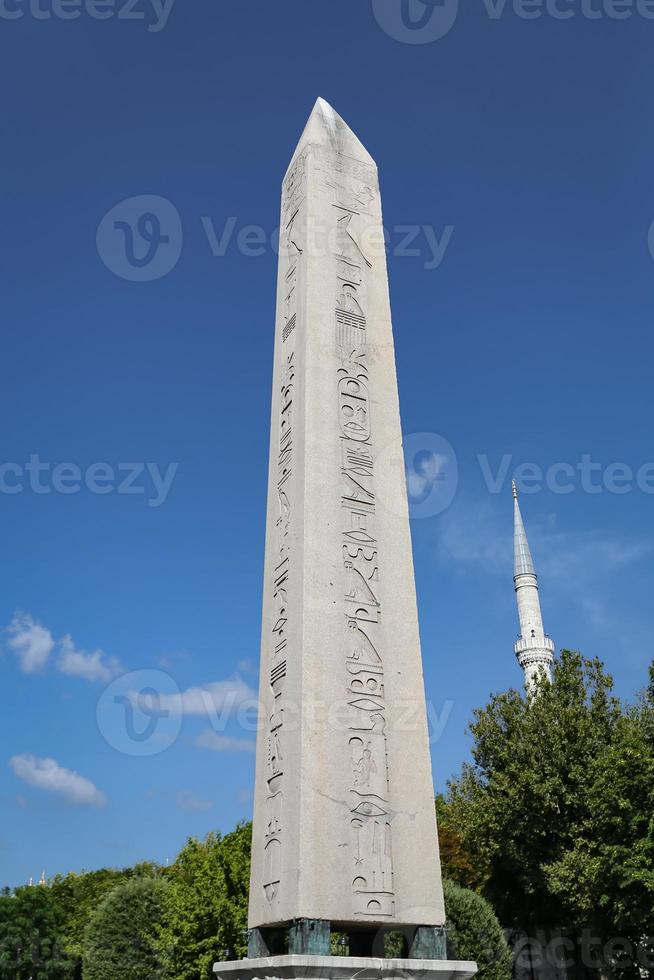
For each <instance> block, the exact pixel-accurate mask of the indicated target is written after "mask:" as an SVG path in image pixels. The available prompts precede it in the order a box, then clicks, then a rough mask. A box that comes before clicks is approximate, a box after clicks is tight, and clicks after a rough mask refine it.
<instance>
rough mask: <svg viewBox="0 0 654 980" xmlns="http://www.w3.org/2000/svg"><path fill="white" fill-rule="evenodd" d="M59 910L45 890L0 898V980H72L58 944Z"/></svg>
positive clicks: (68, 962)
mask: <svg viewBox="0 0 654 980" xmlns="http://www.w3.org/2000/svg"><path fill="white" fill-rule="evenodd" d="M63 921H64V915H63V909H62V907H61V905H60V904H59V902H58V901H57V899H56V898H55V896H54V895H53V894H52V892H51V891H50V889H49V888H18V889H16V891H15V892H14V893H13V894H11V893H7V891H5V892H4V893H3V895H2V896H0V980H73V978H74V977H75V966H76V964H75V961H74V959H73V958H71V957H69V956H67V955H66V953H65V952H64V950H63V944H62V926H63Z"/></svg>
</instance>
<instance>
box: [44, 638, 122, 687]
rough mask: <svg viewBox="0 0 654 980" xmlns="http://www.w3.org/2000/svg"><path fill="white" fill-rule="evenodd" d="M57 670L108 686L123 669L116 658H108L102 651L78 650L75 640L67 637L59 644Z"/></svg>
mask: <svg viewBox="0 0 654 980" xmlns="http://www.w3.org/2000/svg"><path fill="white" fill-rule="evenodd" d="M57 669H58V670H59V671H60V672H61V673H62V674H68V676H69V677H82V678H83V679H84V680H86V681H91V682H96V681H99V682H102V683H104V684H108V683H109V681H110V680H112V679H113V678H114V677H117V676H118V674H120V673H121V671H122V669H123V668H122V667H121V664H120V662H119V661H118V660H116V658H115V657H107V656H106V654H105V653H104V652H103V651H102V650H94V651H93V653H87V652H86V651H85V650H76V649H75V644H74V643H73V638H72V637H71V636H70V635H67V636H64V638H63V640H61V642H60V644H59V658H58V660H57Z"/></svg>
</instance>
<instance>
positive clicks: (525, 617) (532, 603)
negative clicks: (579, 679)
mask: <svg viewBox="0 0 654 980" xmlns="http://www.w3.org/2000/svg"><path fill="white" fill-rule="evenodd" d="M513 510H514V547H515V555H514V567H513V581H514V584H515V592H516V598H517V601H518V618H519V619H520V639H519V640H518V641H517V643H516V645H515V653H516V657H517V658H518V663H519V664H520V666H521V667H522V669H523V670H524V672H525V687H526V688H527V691H528V692H530V693H532V692H533V691H534V689H535V687H536V679H537V677H538V675H539V674H540V672H541V670H543V671H544V672H545V675H546V676H547V678H548V680H550V681H551V679H552V664H553V663H554V650H555V647H554V643H553V641H552V640H551V639H550V638H549V636H546V635H545V630H544V629H543V617H542V615H541V611H540V596H539V594H538V578H537V576H536V569H535V568H534V562H533V560H532V557H531V551H530V550H529V542H528V541H527V533H526V531H525V526H524V524H523V521H522V514H521V513H520V504H519V503H518V488H517V487H516V484H515V480H514V482H513Z"/></svg>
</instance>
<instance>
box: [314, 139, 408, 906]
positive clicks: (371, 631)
mask: <svg viewBox="0 0 654 980" xmlns="http://www.w3.org/2000/svg"><path fill="white" fill-rule="evenodd" d="M320 162H321V169H322V170H323V177H324V186H325V188H328V189H329V192H330V193H331V202H332V206H333V214H334V227H335V229H336V235H335V236H334V240H335V242H336V246H335V247H336V283H335V295H336V304H335V311H334V316H335V344H336V351H337V355H338V361H339V367H338V370H337V378H336V392H337V399H338V424H339V438H340V443H341V457H340V458H341V513H342V525H341V532H342V541H341V560H342V563H343V613H344V630H345V650H346V654H345V663H344V665H343V682H344V686H345V693H346V696H347V699H348V707H349V720H348V726H347V727H348V731H347V740H348V746H347V748H348V757H349V760H350V773H351V775H350V782H349V785H350V855H351V866H350V873H351V888H352V910H353V912H354V914H356V915H360V916H369V917H371V918H375V919H379V918H382V919H391V918H393V916H394V915H395V896H394V885H393V852H392V839H391V838H392V835H391V821H390V816H389V797H390V773H389V767H388V751H387V710H388V709H387V704H386V699H385V684H384V651H383V650H382V649H381V622H382V615H383V610H382V608H381V599H380V592H379V581H380V549H379V543H378V540H377V535H376V528H375V521H376V510H377V497H376V492H375V473H374V470H375V464H374V451H373V419H372V416H371V402H370V372H369V363H368V342H367V336H366V330H367V314H366V288H367V278H368V275H369V271H370V269H371V268H372V264H371V262H370V261H369V259H368V258H367V256H366V255H365V253H364V250H363V249H362V247H361V245H360V244H359V242H360V241H361V236H360V235H359V229H360V228H362V227H365V225H364V223H363V221H362V216H363V215H370V214H371V208H372V206H373V203H374V201H375V199H376V194H377V191H376V175H375V174H374V173H373V171H372V170H371V168H370V167H369V166H367V165H366V164H362V163H359V162H358V161H355V160H352V159H350V158H347V157H344V156H342V155H337V157H336V160H335V161H334V158H333V157H331V163H330V165H329V164H328V163H327V158H326V157H325V156H324V155H323V156H322V157H321V161H320ZM368 221H369V218H368Z"/></svg>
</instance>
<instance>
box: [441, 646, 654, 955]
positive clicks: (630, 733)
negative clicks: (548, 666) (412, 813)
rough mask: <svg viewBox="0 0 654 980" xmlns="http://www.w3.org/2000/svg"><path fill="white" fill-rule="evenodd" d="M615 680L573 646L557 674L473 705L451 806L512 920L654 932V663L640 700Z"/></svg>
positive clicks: (609, 932) (487, 890)
mask: <svg viewBox="0 0 654 980" xmlns="http://www.w3.org/2000/svg"><path fill="white" fill-rule="evenodd" d="M612 686H613V683H612V680H611V678H610V677H609V676H608V675H607V674H606V673H605V672H604V670H603V667H602V664H601V663H600V662H599V661H597V660H586V659H584V658H583V657H582V656H581V655H580V654H577V653H571V652H568V651H564V653H563V655H562V657H561V659H560V661H559V662H558V663H557V664H556V666H555V670H554V677H553V682H552V684H551V685H550V684H549V683H547V681H542V682H541V684H540V686H539V689H538V691H537V693H536V695H535V696H532V697H530V698H528V699H525V698H524V697H521V696H520V695H519V694H518V693H517V692H515V691H509V692H508V693H506V694H501V695H498V696H496V697H494V698H493V699H492V700H491V702H490V704H489V705H488V706H487V707H486V708H484V709H481V710H479V711H477V712H476V713H475V720H474V722H473V724H472V725H471V731H472V734H473V737H474V749H473V760H474V761H473V764H472V765H467V766H465V767H464V769H463V772H462V774H461V776H460V777H459V778H458V779H457V780H455V781H453V782H452V783H451V785H450V792H449V796H448V800H447V804H446V808H447V813H448V817H449V819H450V820H451V822H452V823H453V825H455V826H456V827H457V828H458V832H459V833H460V835H461V838H462V841H461V845H462V847H463V848H464V849H465V851H466V853H467V854H469V855H470V856H471V859H472V863H473V865H475V866H478V867H483V868H487V869H488V877H487V880H486V881H485V883H484V885H483V891H484V894H485V895H487V896H488V897H489V898H490V900H491V902H492V903H493V905H494V907H495V908H496V909H497V910H498V912H499V914H500V917H501V919H502V921H503V923H504V925H505V926H515V927H518V928H522V929H526V930H527V932H529V931H530V930H534V929H535V928H536V927H551V928H562V929H564V930H566V931H568V932H571V931H575V930H577V931H579V930H581V929H582V928H590V929H591V930H592V931H593V932H594V934H596V935H597V936H598V937H600V938H604V939H605V940H606V939H608V938H612V937H615V936H618V935H620V936H625V937H627V938H629V939H630V940H631V942H632V943H634V944H637V943H638V942H639V941H640V940H641V939H642V936H643V934H645V933H646V932H648V931H649V933H650V934H654V825H653V814H654V795H653V794H654V791H653V787H654V778H653V777H654V738H653V737H652V735H653V733H654V696H653V695H654V690H653V689H654V671H653V672H652V675H651V684H650V689H649V690H648V693H647V694H646V695H645V696H644V697H643V699H642V701H641V703H640V704H639V705H638V706H637V707H635V708H633V709H631V710H626V711H625V710H624V709H623V708H622V707H621V705H620V703H619V702H618V700H617V699H616V698H615V697H614V696H613V695H612ZM532 934H533V933H532ZM634 969H635V967H634Z"/></svg>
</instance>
